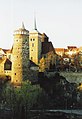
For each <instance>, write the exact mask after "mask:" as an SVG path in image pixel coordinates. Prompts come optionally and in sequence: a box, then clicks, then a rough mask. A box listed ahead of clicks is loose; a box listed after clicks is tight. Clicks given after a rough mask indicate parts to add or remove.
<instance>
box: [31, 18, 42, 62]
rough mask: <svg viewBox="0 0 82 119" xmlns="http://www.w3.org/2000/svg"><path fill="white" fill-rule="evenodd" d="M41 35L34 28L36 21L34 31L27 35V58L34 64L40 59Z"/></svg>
mask: <svg viewBox="0 0 82 119" xmlns="http://www.w3.org/2000/svg"><path fill="white" fill-rule="evenodd" d="M41 39H42V34H41V33H39V32H38V30H37V28H36V20H35V22H34V30H33V31H31V32H30V33H29V46H30V47H29V58H30V60H31V61H33V62H34V63H35V64H38V63H39V60H40V58H41V47H42V43H41Z"/></svg>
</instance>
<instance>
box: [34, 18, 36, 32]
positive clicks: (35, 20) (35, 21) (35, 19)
mask: <svg viewBox="0 0 82 119" xmlns="http://www.w3.org/2000/svg"><path fill="white" fill-rule="evenodd" d="M34 30H37V27H36V17H34Z"/></svg>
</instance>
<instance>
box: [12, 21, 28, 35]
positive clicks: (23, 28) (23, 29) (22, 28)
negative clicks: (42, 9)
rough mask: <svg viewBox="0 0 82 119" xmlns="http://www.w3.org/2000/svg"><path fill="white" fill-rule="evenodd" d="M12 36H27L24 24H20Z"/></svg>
mask: <svg viewBox="0 0 82 119" xmlns="http://www.w3.org/2000/svg"><path fill="white" fill-rule="evenodd" d="M14 34H25V35H28V34H29V31H28V30H26V29H25V26H24V23H23V22H22V26H21V28H19V29H18V30H15V31H14Z"/></svg>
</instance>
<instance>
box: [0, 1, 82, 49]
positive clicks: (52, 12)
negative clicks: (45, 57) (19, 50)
mask: <svg viewBox="0 0 82 119" xmlns="http://www.w3.org/2000/svg"><path fill="white" fill-rule="evenodd" d="M34 14H36V23H37V29H38V31H39V32H41V33H43V32H45V33H46V34H47V35H48V36H49V39H50V41H52V43H53V45H54V47H66V46H68V45H73V46H77V47H80V46H82V0H7V1H6V0H0V47H2V48H11V47H12V44H13V32H14V30H16V29H18V28H19V27H21V24H22V22H24V24H25V27H26V29H27V30H29V31H31V30H32V29H33V27H34Z"/></svg>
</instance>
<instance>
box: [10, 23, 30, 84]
mask: <svg viewBox="0 0 82 119" xmlns="http://www.w3.org/2000/svg"><path fill="white" fill-rule="evenodd" d="M12 56H13V58H12V79H11V82H12V83H15V84H20V83H21V82H22V80H26V79H27V78H28V65H29V31H28V30H26V29H25V27H24V24H23V23H22V27H21V28H19V29H18V30H16V31H15V32H14V44H13V51H12Z"/></svg>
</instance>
